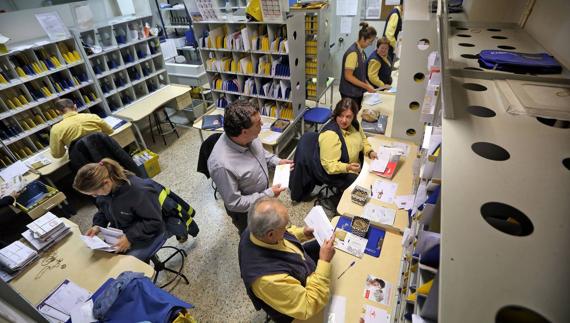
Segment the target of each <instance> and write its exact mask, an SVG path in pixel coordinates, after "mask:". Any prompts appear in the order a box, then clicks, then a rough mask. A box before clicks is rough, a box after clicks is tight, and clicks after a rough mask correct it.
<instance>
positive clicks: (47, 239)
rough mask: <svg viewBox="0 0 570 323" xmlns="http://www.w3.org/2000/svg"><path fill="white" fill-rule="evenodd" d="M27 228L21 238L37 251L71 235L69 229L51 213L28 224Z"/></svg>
mask: <svg viewBox="0 0 570 323" xmlns="http://www.w3.org/2000/svg"><path fill="white" fill-rule="evenodd" d="M27 227H28V230H26V231H24V232H23V233H22V236H23V237H24V239H26V241H28V242H29V243H30V244H31V245H32V246H33V247H34V248H35V249H36V250H37V251H41V250H44V249H47V248H49V247H51V246H52V245H54V244H55V243H56V242H58V241H59V240H61V239H63V238H64V237H65V236H67V235H68V234H70V233H71V230H70V228H69V227H68V226H66V225H65V223H63V221H62V220H61V219H60V218H58V217H57V216H55V214H53V213H51V212H48V213H46V214H44V215H43V216H42V217H40V218H38V219H36V220H35V221H33V222H32V223H30V224H28V225H27Z"/></svg>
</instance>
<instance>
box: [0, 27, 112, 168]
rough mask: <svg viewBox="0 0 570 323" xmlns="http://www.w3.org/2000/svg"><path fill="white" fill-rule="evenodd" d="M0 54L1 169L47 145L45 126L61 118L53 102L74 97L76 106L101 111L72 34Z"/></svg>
mask: <svg viewBox="0 0 570 323" xmlns="http://www.w3.org/2000/svg"><path fill="white" fill-rule="evenodd" d="M11 47H13V48H16V49H17V50H12V51H10V52H9V53H7V54H0V66H2V68H1V72H2V81H1V82H0V99H1V100H0V123H1V128H2V129H1V131H2V145H1V149H0V161H1V162H0V168H3V167H6V166H8V165H10V164H11V163H12V162H14V161H17V160H23V159H26V158H29V157H31V156H33V155H35V154H37V153H38V152H40V151H43V150H44V149H46V147H47V146H48V145H49V128H50V127H51V126H52V125H53V124H55V123H57V122H59V121H60V120H61V116H59V114H58V112H57V109H55V106H54V102H55V101H56V100H57V99H59V98H63V97H65V98H70V99H72V100H73V101H74V102H75V103H76V105H77V107H78V110H79V111H80V112H81V111H84V110H87V109H94V110H95V111H98V112H102V111H103V105H102V104H101V103H102V99H101V94H100V93H99V91H98V86H97V84H96V82H95V81H94V78H93V76H92V75H91V74H90V73H89V67H88V64H87V63H86V62H87V61H86V60H85V58H84V56H81V55H80V50H81V48H80V46H78V44H77V43H76V41H75V40H74V39H73V38H72V37H67V38H62V39H59V40H55V41H52V40H48V39H34V40H29V41H26V42H24V43H20V44H14V45H12V46H11Z"/></svg>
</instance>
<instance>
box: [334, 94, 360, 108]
mask: <svg viewBox="0 0 570 323" xmlns="http://www.w3.org/2000/svg"><path fill="white" fill-rule="evenodd" d="M340 97H341V98H343V99H344V98H351V99H353V100H354V102H356V104H357V105H358V111H360V108H361V107H362V98H363V97H364V96H361V97H359V98H355V97H352V96H347V95H344V94H342V93H341V94H340Z"/></svg>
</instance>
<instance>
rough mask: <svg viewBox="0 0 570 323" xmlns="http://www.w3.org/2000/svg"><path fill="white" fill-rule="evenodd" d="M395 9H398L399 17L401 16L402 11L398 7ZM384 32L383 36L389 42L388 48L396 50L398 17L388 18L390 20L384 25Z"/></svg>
mask: <svg viewBox="0 0 570 323" xmlns="http://www.w3.org/2000/svg"><path fill="white" fill-rule="evenodd" d="M396 9H398V11H399V12H400V15H402V10H401V9H400V8H399V7H396ZM386 24H387V26H386V32H385V34H384V36H386V38H388V41H389V42H390V47H392V48H393V49H396V41H397V39H396V27H398V15H392V16H390V19H389V20H388V22H387V23H386Z"/></svg>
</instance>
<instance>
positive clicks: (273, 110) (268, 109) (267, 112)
mask: <svg viewBox="0 0 570 323" xmlns="http://www.w3.org/2000/svg"><path fill="white" fill-rule="evenodd" d="M260 112H261V114H262V115H264V116H269V117H275V116H276V115H277V106H276V105H275V103H265V104H264V105H263V106H262V107H261V111H260Z"/></svg>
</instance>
